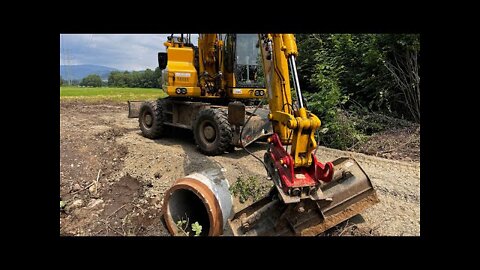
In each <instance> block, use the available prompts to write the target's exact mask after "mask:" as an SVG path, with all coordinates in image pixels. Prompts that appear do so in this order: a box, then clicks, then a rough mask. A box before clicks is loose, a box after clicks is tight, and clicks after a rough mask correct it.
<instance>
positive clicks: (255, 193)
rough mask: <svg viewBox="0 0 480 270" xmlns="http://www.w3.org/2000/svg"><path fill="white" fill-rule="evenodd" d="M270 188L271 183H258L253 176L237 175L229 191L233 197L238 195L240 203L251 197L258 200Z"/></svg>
mask: <svg viewBox="0 0 480 270" xmlns="http://www.w3.org/2000/svg"><path fill="white" fill-rule="evenodd" d="M270 188H271V185H267V184H263V185H262V184H260V183H259V180H258V179H257V177H255V176H249V177H247V179H244V178H242V177H238V178H237V181H236V182H235V183H234V184H233V185H232V186H231V187H230V192H232V193H233V195H234V196H235V197H238V200H239V201H240V203H244V202H246V201H247V200H248V199H249V198H252V199H253V200H254V201H256V200H258V199H259V198H260V197H261V196H262V195H264V194H265V193H266V191H268V190H269V189H270Z"/></svg>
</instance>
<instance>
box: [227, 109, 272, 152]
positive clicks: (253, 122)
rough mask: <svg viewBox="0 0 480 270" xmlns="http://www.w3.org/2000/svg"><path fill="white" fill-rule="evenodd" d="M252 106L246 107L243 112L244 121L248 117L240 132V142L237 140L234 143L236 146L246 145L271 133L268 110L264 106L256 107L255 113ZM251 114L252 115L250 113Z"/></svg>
mask: <svg viewBox="0 0 480 270" xmlns="http://www.w3.org/2000/svg"><path fill="white" fill-rule="evenodd" d="M254 110H255V108H254V107H247V108H246V114H245V122H246V121H247V119H250V120H249V121H248V123H247V125H245V126H244V129H243V132H242V141H241V142H242V143H240V141H239V140H237V142H236V143H235V144H236V146H237V147H242V144H243V145H244V146H245V147H246V146H248V145H250V144H251V143H253V142H255V141H257V140H258V139H261V138H266V137H268V136H270V135H272V133H273V129H272V124H271V122H270V120H269V119H268V114H269V112H270V111H269V110H268V109H265V108H257V110H256V111H255V114H253V111H254ZM252 114H253V115H252Z"/></svg>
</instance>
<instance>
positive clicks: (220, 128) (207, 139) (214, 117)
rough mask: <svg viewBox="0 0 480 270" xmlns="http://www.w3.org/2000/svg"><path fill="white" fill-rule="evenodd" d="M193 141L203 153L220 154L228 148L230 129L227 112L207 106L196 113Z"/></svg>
mask: <svg viewBox="0 0 480 270" xmlns="http://www.w3.org/2000/svg"><path fill="white" fill-rule="evenodd" d="M193 135H194V137H195V142H196V144H197V146H198V148H199V149H200V152H202V153H203V154H205V155H209V156H216V155H221V154H223V153H224V152H225V151H228V150H229V149H230V147H231V146H230V145H231V142H232V129H231V127H230V124H229V123H228V117H227V112H226V111H224V110H221V109H214V108H208V109H203V110H201V111H200V112H199V113H198V116H197V118H196V119H195V122H194V123H193Z"/></svg>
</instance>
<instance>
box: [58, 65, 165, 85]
mask: <svg viewBox="0 0 480 270" xmlns="http://www.w3.org/2000/svg"><path fill="white" fill-rule="evenodd" d="M160 79H161V70H160V68H158V67H157V68H156V69H155V71H153V70H151V69H146V70H144V71H131V72H130V71H112V72H110V74H109V76H108V81H107V82H104V81H102V78H101V77H100V76H99V75H97V74H90V75H88V76H86V77H85V78H83V79H82V80H73V81H69V82H68V83H67V82H66V81H65V80H64V79H63V78H62V76H60V86H63V85H67V84H68V85H79V86H85V87H102V86H109V87H129V88H160Z"/></svg>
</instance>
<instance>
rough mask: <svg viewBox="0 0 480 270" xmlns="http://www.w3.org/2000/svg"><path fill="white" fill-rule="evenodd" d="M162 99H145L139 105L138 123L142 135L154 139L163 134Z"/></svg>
mask: <svg viewBox="0 0 480 270" xmlns="http://www.w3.org/2000/svg"><path fill="white" fill-rule="evenodd" d="M163 106H164V101H163V100H162V99H160V100H155V101H146V102H144V103H143V104H142V106H141V107H140V113H139V116H138V124H139V126H140V129H141V130H142V134H143V136H144V137H146V138H149V139H156V138H159V137H161V136H163V135H164V134H165V125H164V124H163V121H164V120H165V117H164V114H163Z"/></svg>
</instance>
